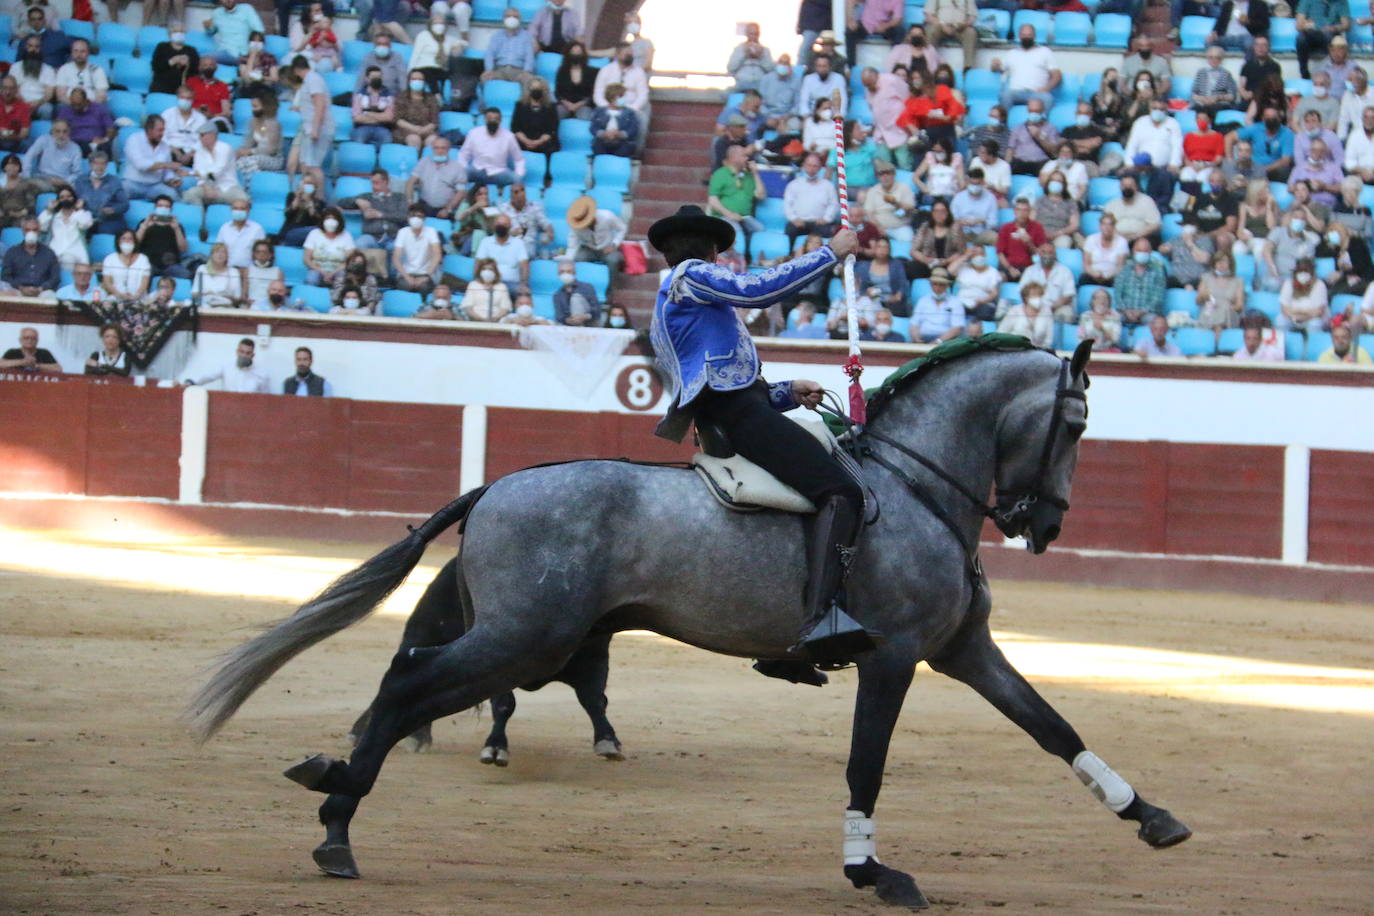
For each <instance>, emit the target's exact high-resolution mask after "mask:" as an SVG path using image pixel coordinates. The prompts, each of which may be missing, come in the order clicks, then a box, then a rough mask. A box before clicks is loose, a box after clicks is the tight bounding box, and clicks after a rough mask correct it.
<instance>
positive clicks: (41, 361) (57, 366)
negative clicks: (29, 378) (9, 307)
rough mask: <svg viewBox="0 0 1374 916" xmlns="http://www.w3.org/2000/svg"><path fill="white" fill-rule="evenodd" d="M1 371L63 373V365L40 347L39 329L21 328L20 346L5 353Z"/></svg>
mask: <svg viewBox="0 0 1374 916" xmlns="http://www.w3.org/2000/svg"><path fill="white" fill-rule="evenodd" d="M17 247H18V246H16V248H17ZM10 250H11V251H13V250H15V249H13V248H12V249H10ZM0 369H17V370H19V371H20V372H61V371H62V364H61V363H59V362H58V361H57V358H56V357H54V356H53V355H52V353H51V352H49V351H48V350H45V349H44V348H42V347H40V346H39V345H38V329H37V328H20V329H19V346H17V347H11V348H10V349H8V350H6V351H5V355H4V356H0Z"/></svg>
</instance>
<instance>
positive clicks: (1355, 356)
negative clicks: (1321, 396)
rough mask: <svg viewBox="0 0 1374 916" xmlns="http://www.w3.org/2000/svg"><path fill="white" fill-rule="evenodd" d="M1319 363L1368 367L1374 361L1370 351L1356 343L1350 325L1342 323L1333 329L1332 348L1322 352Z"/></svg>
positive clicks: (1318, 358)
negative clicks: (1352, 364)
mask: <svg viewBox="0 0 1374 916" xmlns="http://www.w3.org/2000/svg"><path fill="white" fill-rule="evenodd" d="M1317 362H1319V363H1359V364H1360V365H1364V366H1367V365H1369V364H1370V363H1371V362H1374V359H1370V356H1369V351H1368V350H1366V349H1365V348H1364V347H1362V346H1360V345H1359V343H1358V342H1356V341H1355V335H1354V333H1353V332H1352V331H1351V328H1350V325H1349V324H1346V323H1345V322H1342V323H1340V324H1338V325H1336V326H1334V327H1333V328H1332V329H1331V346H1330V347H1328V348H1327V349H1326V350H1324V351H1322V353H1321V355H1320V356H1318V357H1317Z"/></svg>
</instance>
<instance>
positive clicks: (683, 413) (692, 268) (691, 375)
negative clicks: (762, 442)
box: [649, 245, 836, 442]
mask: <svg viewBox="0 0 1374 916" xmlns="http://www.w3.org/2000/svg"><path fill="white" fill-rule="evenodd" d="M835 263H836V258H835V253H834V252H833V251H831V250H830V246H828V245H827V246H825V247H823V248H821V249H819V250H817V251H813V252H811V253H810V254H807V255H803V256H802V257H800V258H796V259H794V260H791V261H787V262H786V263H783V264H779V265H778V266H777V267H773V268H771V269H769V270H765V271H763V272H762V273H756V274H737V273H734V272H733V271H731V270H730V269H729V268H726V267H721V266H719V265H716V264H708V263H707V262H705V261H701V260H689V261H683V262H682V263H681V264H679V265H677V267H675V268H673V271H672V273H670V274H669V275H668V277H667V278H666V279H665V280H664V281H663V284H662V285H661V286H660V287H659V288H658V301H657V302H656V303H655V304H654V319H653V323H652V324H651V325H650V327H649V338H650V340H651V341H652V342H653V345H654V359H655V362H656V363H657V365H658V370H659V373H660V374H661V375H662V376H663V378H664V381H665V383H666V384H667V385H668V390H669V394H670V395H671V398H672V400H671V401H670V402H669V405H668V414H667V416H665V417H664V418H663V421H662V422H661V423H659V424H658V428H657V429H656V430H654V433H655V435H659V436H662V437H663V438H665V439H671V440H673V441H674V442H680V441H682V437H683V436H684V435H686V433H687V427H688V426H690V425H691V422H692V413H691V411H690V410H689V405H690V404H691V403H692V401H693V400H695V399H696V397H697V395H699V394H701V391H702V389H703V388H707V387H709V388H711V389H712V390H714V391H735V390H738V389H740V388H747V387H749V386H750V385H752V384H753V383H754V381H755V380H756V379H757V378H758V377H759V356H758V351H756V350H755V349H754V341H753V340H752V339H751V338H750V337H749V330H748V329H747V328H746V327H745V326H744V322H743V320H741V319H740V317H739V313H738V312H736V311H735V310H736V309H755V308H760V309H761V308H767V307H768V306H770V305H772V304H773V303H775V302H780V301H782V300H784V299H787V298H788V297H790V296H792V295H795V294H796V293H797V292H798V291H799V290H801V289H803V288H804V287H805V286H806V285H807V284H808V283H811V282H812V281H814V280H815V279H816V277H817V276H819V275H822V274H824V273H826V272H827V271H829V270H831V269H832V268H833V267H834V266H835ZM768 399H769V402H770V403H771V404H772V405H773V407H774V408H775V409H777V410H791V409H792V408H793V407H796V406H797V402H796V401H795V400H794V399H793V398H792V383H791V382H778V383H776V384H774V385H771V386H769V391H768Z"/></svg>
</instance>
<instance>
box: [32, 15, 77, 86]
mask: <svg viewBox="0 0 1374 916" xmlns="http://www.w3.org/2000/svg"><path fill="white" fill-rule="evenodd" d="M26 19H27V21H28V25H29V29H28V34H27V35H25V36H24V37H23V38H21V39H20V40H21V41H25V42H27V40H28V39H30V38H33V39H36V40H37V42H38V46H39V51H40V53H41V54H42V60H43V63H45V64H47V65H48V66H49V67H52V68H53V69H54V70H56V69H57V68H59V67H61V66H62V65H63V64H65V63H66V62H67V59H68V57H69V56H70V54H71V46H72V40H71V39H70V38H68V37H67V35H66V33H65V32H63V31H62V30H61V29H59V28H56V27H55V26H54V27H50V26H49V25H48V17H47V15H46V14H45V13H44V11H43V7H41V6H31V7H29V11H28V13H27V14H26Z"/></svg>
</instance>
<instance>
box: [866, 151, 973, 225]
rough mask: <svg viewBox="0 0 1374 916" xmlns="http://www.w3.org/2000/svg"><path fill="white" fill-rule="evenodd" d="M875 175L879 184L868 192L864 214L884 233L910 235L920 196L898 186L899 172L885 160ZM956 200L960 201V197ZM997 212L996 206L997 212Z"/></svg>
mask: <svg viewBox="0 0 1374 916" xmlns="http://www.w3.org/2000/svg"><path fill="white" fill-rule="evenodd" d="M873 173H874V175H875V176H876V177H877V179H878V183H877V184H875V185H874V186H873V187H871V188H869V189H868V190H867V191H866V192H865V193H864V198H863V203H864V212H865V213H867V214H868V215H869V218H871V219H872V220H873V222H874V223H876V224H877V226H878V228H880V229H882V231H883V232H885V233H888V232H893V231H897V230H902V231H905V233H906V234H908V235H909V234H910V232H911V218H912V215H913V214H914V213H915V212H916V195H915V194H913V193H912V190H911V186H910V185H906V184H897V180H896V179H897V172H896V169H894V168H893V166H892V164H891V163H890V162H886V161H884V160H882V159H879V160H878V161H877V162H875V163H873ZM962 193H963V192H962V191H961V192H960V194H962ZM955 200H958V195H956V196H955ZM996 210H997V207H996V204H994V205H993V212H994V213H996Z"/></svg>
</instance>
